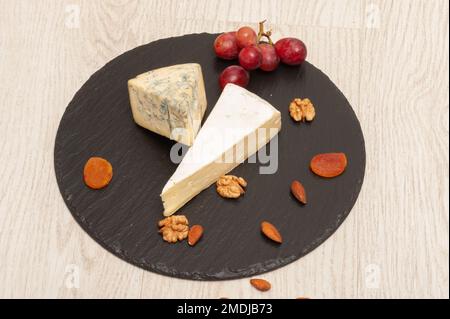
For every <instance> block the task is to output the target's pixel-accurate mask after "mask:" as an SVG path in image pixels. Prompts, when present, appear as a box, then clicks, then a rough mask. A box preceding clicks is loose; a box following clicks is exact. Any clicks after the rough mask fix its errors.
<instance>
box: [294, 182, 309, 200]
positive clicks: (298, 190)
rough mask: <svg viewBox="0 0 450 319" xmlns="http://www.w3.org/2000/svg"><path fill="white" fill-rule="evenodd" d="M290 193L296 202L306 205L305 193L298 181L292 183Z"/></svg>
mask: <svg viewBox="0 0 450 319" xmlns="http://www.w3.org/2000/svg"><path fill="white" fill-rule="evenodd" d="M291 192H292V195H294V197H295V198H297V200H298V201H299V202H300V203H302V204H303V205H305V204H306V192H305V188H304V187H303V185H302V183H300V182H299V181H293V182H292V184H291Z"/></svg>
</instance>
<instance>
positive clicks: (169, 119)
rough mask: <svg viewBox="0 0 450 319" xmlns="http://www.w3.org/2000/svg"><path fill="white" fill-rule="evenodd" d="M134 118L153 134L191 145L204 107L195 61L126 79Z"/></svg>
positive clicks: (203, 90) (204, 97)
mask: <svg viewBox="0 0 450 319" xmlns="http://www.w3.org/2000/svg"><path fill="white" fill-rule="evenodd" d="M128 92H129V96H130V105H131V110H132V113H133V118H134V121H135V122H136V123H137V124H138V125H140V126H142V127H144V128H146V129H148V130H150V131H153V132H155V133H157V134H160V135H163V136H165V137H168V138H170V139H172V140H175V141H177V142H180V143H183V144H186V145H189V146H190V145H192V143H193V142H194V139H195V137H196V135H197V133H198V130H199V128H200V124H201V121H202V119H203V115H204V113H205V110H206V104H207V101H206V94H205V85H204V81H203V75H202V71H201V67H200V65H199V64H197V63H187V64H178V65H173V66H169V67H164V68H160V69H156V70H152V71H149V72H146V73H143V74H140V75H138V76H137V77H136V78H134V79H131V80H129V81H128Z"/></svg>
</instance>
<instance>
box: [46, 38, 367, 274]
mask: <svg viewBox="0 0 450 319" xmlns="http://www.w3.org/2000/svg"><path fill="white" fill-rule="evenodd" d="M215 37H216V35H214V34H205V33H203V34H192V35H186V36H182V37H177V38H170V39H163V40H158V41H155V42H152V43H150V44H147V45H144V46H141V47H138V48H136V49H133V50H131V51H129V52H126V53H124V54H122V55H121V56H119V57H117V58H115V59H114V60H112V61H111V62H109V63H108V64H106V65H105V66H104V67H103V68H102V69H100V70H99V71H98V72H96V73H95V74H93V75H92V76H91V78H90V79H89V80H88V81H87V82H86V83H85V84H84V85H83V87H82V88H81V89H80V91H78V92H77V93H76V95H75V96H74V98H73V100H72V101H71V102H70V104H69V106H68V107H67V110H66V112H65V113H64V116H63V118H62V120H61V123H60V126H59V129H58V133H57V136H56V142H55V171H56V179H57V181H58V185H59V188H60V191H61V194H62V196H63V198H64V201H65V202H66V204H67V206H68V208H69V210H70V211H71V213H72V214H73V216H74V218H75V219H76V221H77V222H78V223H79V224H80V225H81V227H82V228H83V229H84V230H85V231H86V232H87V233H88V234H89V235H90V236H91V237H92V238H93V239H94V240H95V241H97V242H98V243H99V244H100V245H102V246H103V247H104V248H106V249H107V250H108V251H110V252H112V253H113V254H114V255H116V256H118V257H120V258H122V259H124V260H126V261H128V262H130V263H132V264H134V265H137V266H139V267H142V268H144V269H147V270H150V271H154V272H157V273H160V274H164V275H169V276H174V277H180V278H188V279H198V280H218V279H233V278H241V277H246V276H252V275H255V274H259V273H263V272H266V271H269V270H273V269H276V268H278V267H281V266H284V265H286V264H288V263H290V262H292V261H294V260H296V259H298V258H300V257H302V256H304V255H305V254H307V253H308V252H310V251H312V250H313V249H314V248H316V247H317V246H318V245H320V244H321V243H323V242H324V241H325V240H326V239H327V238H328V237H329V236H330V235H331V234H333V232H334V231H335V230H336V229H337V228H338V227H339V225H340V224H341V223H342V222H343V221H344V219H345V217H346V216H347V215H348V214H349V212H350V210H351V208H352V207H353V205H354V203H355V201H356V198H357V196H358V193H359V191H360V188H361V184H362V181H363V178H364V169H365V150H364V139H363V135H362V132H361V128H360V125H359V122H358V119H357V118H356V116H355V113H354V112H353V110H352V108H351V106H350V105H349V103H348V102H347V100H346V98H345V97H344V95H343V94H342V93H341V92H340V91H339V89H338V88H337V87H336V86H335V85H334V84H333V83H332V82H331V81H330V79H329V78H328V77H327V76H326V75H325V74H323V73H322V72H321V71H320V70H318V69H317V68H315V67H314V66H313V65H311V64H310V63H307V62H305V63H304V64H303V65H302V66H301V67H288V66H284V65H280V67H279V68H278V69H277V70H276V71H275V72H271V73H264V72H260V71H255V72H252V74H251V81H250V85H249V87H248V89H249V90H250V91H252V92H254V93H256V94H258V95H259V96H261V97H262V98H264V99H266V100H267V101H269V102H270V103H271V104H272V105H273V106H275V107H276V108H278V109H279V110H280V111H281V114H282V129H281V132H280V133H279V137H278V150H279V151H278V169H277V171H276V173H275V174H272V175H261V174H259V168H260V166H261V165H260V164H253V163H247V162H246V163H243V164H241V165H240V166H238V167H237V168H236V169H235V170H234V171H233V172H232V173H233V174H234V175H238V176H243V177H244V178H245V179H246V180H247V181H248V187H247V192H246V194H245V196H243V197H241V198H240V199H238V200H225V199H223V198H221V197H219V196H218V195H217V194H216V191H215V187H214V186H211V187H209V188H208V189H206V190H204V191H203V192H202V193H200V194H199V195H198V196H197V197H195V198H194V199H193V200H191V201H190V202H189V203H188V204H187V205H185V206H184V207H183V208H182V209H181V210H180V211H179V213H181V214H185V215H186V216H187V217H188V218H189V221H190V223H191V224H201V225H203V227H204V229H205V233H204V236H203V238H202V240H201V241H200V242H199V243H198V244H197V245H196V246H195V247H190V246H189V245H188V244H187V242H186V241H183V242H181V243H177V244H168V243H166V242H164V241H163V240H162V239H161V236H160V234H158V227H157V222H158V220H160V219H162V211H163V207H162V204H161V200H160V197H159V194H160V192H161V190H162V187H163V186H164V184H165V183H166V181H167V180H168V178H169V177H170V176H171V174H172V173H173V172H174V171H175V168H176V164H174V163H172V162H171V161H170V158H169V151H170V148H171V146H172V145H173V144H174V142H173V141H170V140H169V139H167V138H164V137H161V136H159V135H157V134H154V133H152V132H150V131H148V130H145V129H143V128H141V127H139V126H137V125H136V124H135V123H134V122H133V119H132V115H131V110H130V106H129V99H128V90H127V80H128V79H130V78H133V77H134V76H136V75H137V74H140V73H143V72H145V71H148V70H151V69H155V68H159V67H163V66H168V65H173V64H178V63H187V62H197V63H199V64H201V66H202V69H203V76H204V79H205V85H206V93H207V99H208V108H207V111H206V115H205V119H206V117H207V116H208V114H209V112H210V111H211V109H212V108H213V106H214V104H215V102H216V101H217V99H218V97H219V95H220V90H219V86H218V76H219V73H220V72H221V71H222V70H223V69H224V68H225V67H226V66H227V65H229V64H232V62H226V61H222V60H219V59H216V58H215V55H214V52H213V50H212V44H213V41H214V39H215ZM295 97H309V98H310V99H311V100H312V101H313V103H314V104H315V106H316V112H317V116H316V119H315V120H314V121H313V122H312V123H308V124H303V123H302V124H298V123H295V122H293V121H292V120H291V118H290V116H289V112H288V105H289V102H290V101H291V99H292V98H295ZM271 145H274V144H273V143H271ZM335 151H341V152H345V153H346V154H347V157H348V167H347V170H346V171H345V173H344V174H343V175H341V176H339V177H337V178H334V179H323V178H320V177H318V176H315V175H314V174H313V173H312V172H311V171H310V170H309V161H310V159H311V158H312V157H313V156H314V155H315V154H317V153H324V152H335ZM91 156H102V157H105V158H107V159H108V160H109V161H110V162H111V163H112V165H113V169H114V177H113V180H112V182H111V184H110V185H108V187H106V188H105V189H102V190H97V191H96V190H91V189H89V188H88V187H86V186H85V185H84V182H83V178H82V172H83V166H84V164H85V162H86V160H87V159H88V158H89V157H91ZM293 179H298V180H300V181H302V183H303V184H304V186H305V188H306V190H307V194H308V204H307V205H306V206H301V205H300V204H299V203H298V202H297V201H296V200H295V199H294V198H293V197H292V195H291V194H290V190H289V187H290V183H291V182H292V180H293ZM263 220H267V221H270V222H272V223H273V224H274V225H276V226H277V228H278V229H279V231H280V232H281V234H282V235H283V239H284V242H283V244H281V245H277V244H274V243H272V242H271V241H269V240H267V239H266V238H265V237H264V236H263V235H262V234H261V232H260V223H261V221H263Z"/></svg>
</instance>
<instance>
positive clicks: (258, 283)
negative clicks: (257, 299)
mask: <svg viewBox="0 0 450 319" xmlns="http://www.w3.org/2000/svg"><path fill="white" fill-rule="evenodd" d="M250 284H251V285H252V286H253V287H255V288H256V289H258V290H259V291H267V290H270V288H271V287H272V285H271V284H270V282H268V281H267V280H264V279H250Z"/></svg>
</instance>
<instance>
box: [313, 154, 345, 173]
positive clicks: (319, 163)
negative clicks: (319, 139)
mask: <svg viewBox="0 0 450 319" xmlns="http://www.w3.org/2000/svg"><path fill="white" fill-rule="evenodd" d="M310 166H311V170H312V171H313V172H314V173H315V174H317V175H319V176H322V177H327V178H332V177H336V176H338V175H341V174H342V173H343V172H344V171H345V168H346V167H347V157H346V156H345V154H344V153H325V154H318V155H316V156H314V157H313V158H312V160H311V164H310Z"/></svg>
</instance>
